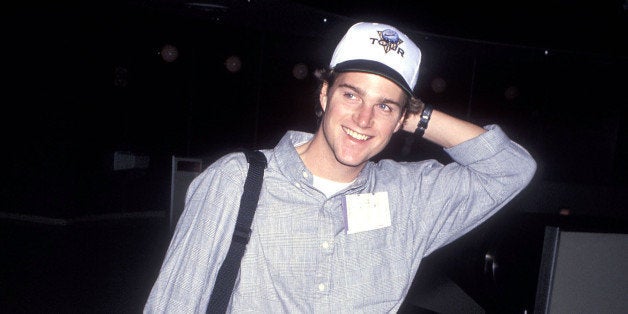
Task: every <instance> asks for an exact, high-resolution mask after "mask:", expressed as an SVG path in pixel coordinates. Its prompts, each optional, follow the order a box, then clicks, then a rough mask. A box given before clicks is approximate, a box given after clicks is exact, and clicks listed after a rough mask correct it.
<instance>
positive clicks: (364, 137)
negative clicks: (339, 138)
mask: <svg viewBox="0 0 628 314" xmlns="http://www.w3.org/2000/svg"><path fill="white" fill-rule="evenodd" d="M342 129H343V130H344V131H345V133H347V135H349V136H351V137H352V138H354V139H356V140H360V141H366V140H368V139H370V138H371V136H368V135H364V134H361V133H358V132H356V131H354V130H351V129H349V128H347V127H344V126H343V127H342Z"/></svg>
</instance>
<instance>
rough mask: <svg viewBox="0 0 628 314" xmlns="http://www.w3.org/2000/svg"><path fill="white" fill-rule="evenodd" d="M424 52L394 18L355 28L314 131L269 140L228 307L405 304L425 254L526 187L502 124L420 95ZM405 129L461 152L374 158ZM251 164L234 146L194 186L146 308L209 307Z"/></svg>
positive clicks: (527, 169)
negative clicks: (441, 157) (467, 117)
mask: <svg viewBox="0 0 628 314" xmlns="http://www.w3.org/2000/svg"><path fill="white" fill-rule="evenodd" d="M420 62H421V51H420V49H419V48H418V46H417V45H416V44H415V43H414V42H413V41H412V40H411V39H410V38H409V37H408V36H406V35H405V34H403V33H402V32H401V31H399V30H398V29H396V28H395V27H393V26H390V25H385V24H377V23H357V24H355V25H353V26H352V27H351V28H350V29H349V30H348V31H347V33H346V34H345V36H344V37H343V38H342V40H341V41H340V43H339V44H338V46H337V47H336V50H335V51H334V54H333V56H332V58H331V61H330V67H329V69H327V70H326V71H324V72H323V73H322V75H321V81H322V82H321V87H320V94H319V99H318V100H319V102H320V106H321V108H322V111H323V113H322V117H321V118H322V119H321V122H320V124H319V127H318V130H317V131H316V133H315V134H309V133H304V132H298V131H290V132H288V133H287V134H285V136H284V137H283V138H282V139H281V140H280V142H279V143H278V144H277V146H276V147H274V148H272V149H265V150H262V152H263V153H264V154H265V156H266V157H267V159H268V166H267V168H266V170H265V173H264V182H263V186H262V191H261V194H260V199H259V203H258V207H257V210H256V213H255V217H254V220H253V224H252V227H251V229H252V233H251V238H250V241H249V242H248V244H247V247H246V252H245V254H244V256H243V258H242V261H241V264H240V272H239V274H238V279H237V281H236V284H235V287H234V290H233V292H232V294H231V300H230V303H229V307H228V312H255V313H319V312H320V313H363V312H370V313H388V312H396V311H397V310H398V309H399V307H400V306H401V305H402V303H403V300H404V298H405V296H406V294H407V293H408V290H409V288H410V285H411V284H412V280H413V279H414V276H415V274H416V272H417V270H418V268H419V266H420V264H421V260H422V259H423V258H424V257H425V256H427V255H429V254H430V253H432V252H434V251H435V250H436V249H438V248H440V247H443V246H444V245H446V244H448V243H450V242H452V241H454V240H455V239H457V238H459V237H460V236H462V235H464V234H465V233H467V232H469V231H470V230H472V229H473V228H475V227H477V226H478V225H479V224H481V223H482V222H484V221H485V220H486V219H488V218H489V217H491V216H492V215H493V214H495V213H496V212H497V211H498V210H500V209H501V208H503V207H504V205H506V204H507V203H508V202H509V201H510V200H512V199H513V198H514V197H515V196H516V195H517V194H518V193H519V192H520V191H521V190H522V189H524V188H525V187H526V186H527V185H528V183H529V182H530V180H531V179H532V177H533V175H534V172H535V170H536V163H535V161H534V160H533V158H532V157H531V156H530V154H529V153H528V152H527V151H526V150H525V149H524V148H523V147H521V146H520V145H519V144H517V143H515V142H513V141H512V140H511V139H510V138H509V137H508V136H507V135H506V134H505V133H504V132H503V130H502V129H501V128H500V127H499V126H498V125H486V126H484V127H481V126H478V125H475V124H473V123H470V122H467V121H464V120H462V119H459V118H455V117H453V116H450V115H448V114H446V113H444V112H441V111H438V110H434V109H433V108H432V106H429V105H425V104H424V103H423V102H421V101H420V100H419V99H418V98H417V97H415V96H414V95H413V89H414V87H415V86H416V83H417V80H418V76H419V66H420ZM401 130H403V131H405V132H411V133H415V134H416V136H421V137H423V138H425V139H426V140H429V141H432V142H434V143H436V144H438V145H440V146H442V147H443V149H444V150H445V152H447V153H448V154H449V156H451V158H452V160H453V161H452V162H451V163H449V164H441V163H439V162H438V161H436V160H433V159H430V160H423V161H417V162H397V161H394V160H389V159H383V160H380V161H378V162H373V161H371V158H372V157H373V156H375V155H376V154H378V153H379V152H381V151H382V150H383V149H384V148H385V147H386V145H387V144H388V142H389V141H390V139H391V137H392V135H393V134H394V133H395V132H398V131H401ZM247 167H248V165H247V162H246V159H245V157H244V155H243V154H242V153H232V154H228V155H226V156H224V157H223V158H221V159H219V160H217V161H216V162H215V163H213V164H212V165H210V166H209V167H208V168H207V169H206V170H205V171H204V172H203V173H202V174H201V175H199V176H198V177H197V178H196V179H195V180H194V181H193V182H192V184H191V185H190V187H189V189H188V193H187V197H186V205H185V210H184V212H183V213H182V215H181V218H180V219H179V222H178V225H177V228H176V230H175V233H174V236H173V238H172V241H171V244H170V246H169V248H168V252H167V254H166V257H165V259H164V262H163V265H162V267H161V270H160V273H159V276H158V278H157V280H156V282H155V285H154V286H153V289H152V291H151V294H150V296H149V298H148V301H147V303H146V305H145V308H144V312H145V313H161V312H167V313H199V312H204V311H205V310H206V308H207V303H208V300H209V298H210V295H211V293H212V290H213V287H214V286H215V283H216V278H217V274H218V270H219V268H220V266H221V264H222V262H223V261H224V259H225V256H226V254H227V251H228V249H229V245H230V243H231V239H232V234H233V231H234V225H235V221H236V218H237V214H238V208H239V205H240V199H239V197H234V196H239V195H240V194H241V193H242V190H243V185H244V180H245V177H246V173H247Z"/></svg>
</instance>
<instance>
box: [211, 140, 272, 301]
mask: <svg viewBox="0 0 628 314" xmlns="http://www.w3.org/2000/svg"><path fill="white" fill-rule="evenodd" d="M243 152H244V154H245V155H246V161H247V162H248V163H249V170H248V173H247V176H246V181H244V191H243V193H242V196H241V198H240V210H239V212H238V220H237V221H236V225H235V230H234V231H233V238H232V239H231V246H229V252H227V257H226V258H225V260H224V262H223V263H222V266H221V267H220V270H219V271H218V277H217V278H216V284H215V285H214V289H213V290H212V294H211V297H210V299H209V304H208V305H207V313H225V312H226V310H227V305H228V304H229V300H230V299H231V293H232V292H233V286H234V285H235V279H236V276H237V275H238V271H239V270H240V260H241V259H242V256H243V255H244V250H245V248H246V244H247V243H249V238H250V237H251V223H252V222H253V216H254V215H255V209H256V208H257V201H258V200H259V193H260V190H261V188H262V181H263V177H264V169H265V168H266V156H264V153H262V152H260V151H258V150H255V151H253V150H248V149H244V150H243Z"/></svg>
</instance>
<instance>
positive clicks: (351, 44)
mask: <svg viewBox="0 0 628 314" xmlns="http://www.w3.org/2000/svg"><path fill="white" fill-rule="evenodd" d="M420 64H421V50H420V49H419V47H418V46H417V45H416V44H415V43H414V42H413V41H412V40H411V39H410V38H409V37H408V36H407V35H406V34H404V33H402V32H401V31H399V30H398V29H397V28H395V27H393V26H390V25H386V24H380V23H367V22H360V23H357V24H354V25H353V26H351V27H350V28H349V30H348V31H347V33H346V34H345V35H344V36H343V37H342V39H341V40H340V42H339V43H338V46H336V50H335V51H334V54H333V55H332V57H331V61H330V64H329V65H330V67H331V68H333V69H334V71H336V72H351V71H356V72H368V73H373V74H378V75H381V76H384V77H386V78H388V79H390V80H392V81H393V82H395V83H396V84H397V85H399V86H400V87H401V88H402V89H403V90H404V91H406V92H407V93H408V94H410V95H412V94H413V90H414V88H415V87H416V83H417V81H418V78H419V66H420Z"/></svg>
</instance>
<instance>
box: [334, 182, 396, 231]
mask: <svg viewBox="0 0 628 314" xmlns="http://www.w3.org/2000/svg"><path fill="white" fill-rule="evenodd" d="M344 210H345V215H346V217H347V219H346V224H347V226H346V227H347V234H352V233H357V232H362V231H369V230H375V229H379V228H384V227H388V226H390V208H389V204H388V192H377V193H364V194H351V195H347V196H345V202H344Z"/></svg>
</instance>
